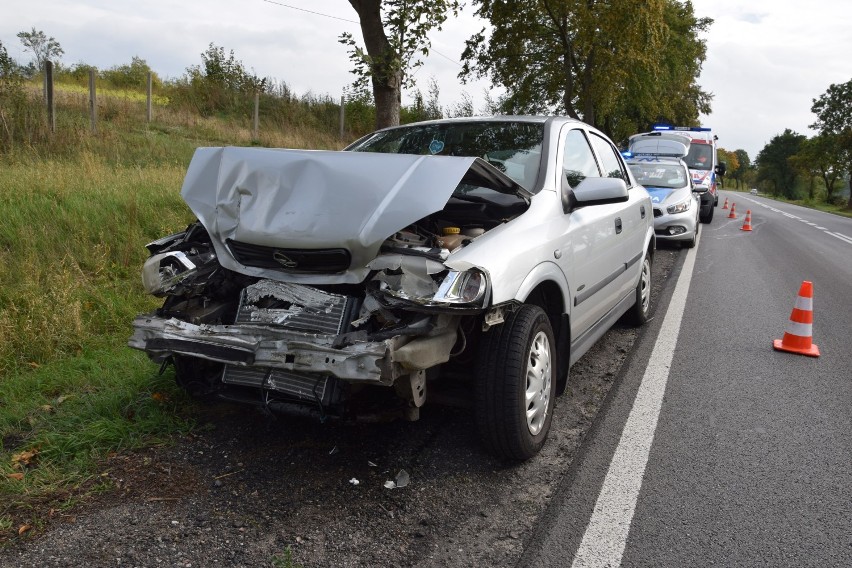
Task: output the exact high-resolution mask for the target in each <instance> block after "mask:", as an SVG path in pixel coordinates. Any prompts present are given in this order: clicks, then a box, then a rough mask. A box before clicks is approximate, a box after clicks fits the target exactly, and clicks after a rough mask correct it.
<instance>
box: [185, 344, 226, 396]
mask: <svg viewBox="0 0 852 568" xmlns="http://www.w3.org/2000/svg"><path fill="white" fill-rule="evenodd" d="M174 364H175V382H176V383H177V384H178V386H179V387H181V388H182V389H184V390H185V391H186V392H187V394H189V396H191V397H192V398H194V399H197V400H204V401H207V400H211V399H213V398H214V397H215V395H216V393H217V392H219V390H221V388H222V368H223V365H222V363H216V362H214V361H208V360H206V359H199V358H197V357H187V356H185V355H175V356H174Z"/></svg>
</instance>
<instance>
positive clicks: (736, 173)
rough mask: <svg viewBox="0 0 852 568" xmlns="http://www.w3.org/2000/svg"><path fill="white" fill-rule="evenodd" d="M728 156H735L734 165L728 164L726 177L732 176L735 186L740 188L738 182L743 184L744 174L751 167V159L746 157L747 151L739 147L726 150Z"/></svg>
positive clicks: (744, 180)
mask: <svg viewBox="0 0 852 568" xmlns="http://www.w3.org/2000/svg"><path fill="white" fill-rule="evenodd" d="M728 155H729V156H731V155H732V156H734V157H735V158H736V166H734V165H733V163H729V164H728V171H727V173H726V174H725V176H726V177H729V178H732V179H733V180H734V181H735V182H736V188H737V189H739V188H740V184H745V182H746V175H747V174H748V172H749V170H750V169H751V159H750V158H749V157H748V152H746V151H745V150H743V149H741V148H739V149H737V150H734V151H733V152H728Z"/></svg>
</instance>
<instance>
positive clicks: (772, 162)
mask: <svg viewBox="0 0 852 568" xmlns="http://www.w3.org/2000/svg"><path fill="white" fill-rule="evenodd" d="M806 138H807V137H806V136H804V135H802V134H797V133H795V132H793V131H792V130H790V129H789V128H786V129H784V133H783V134H779V135H777V136H773V137H772V139H771V140H770V141H769V143H768V144H767V145H766V146H764V147H763V150H761V151H760V152H758V154H757V157H756V158H755V159H754V161H755V163H756V164H757V181H768V182H769V183H770V184H771V185H772V193H773V194H774V195H779V194H780V195H783V196H784V197H787V198H788V199H795V198H796V186H795V184H796V177H797V173H798V172H797V170H796V168H795V167H793V165H792V164H791V163H790V157H791V156H795V155H796V154H798V153H799V150H800V148H801V145H802V143H803V142H804V141H805V139H806Z"/></svg>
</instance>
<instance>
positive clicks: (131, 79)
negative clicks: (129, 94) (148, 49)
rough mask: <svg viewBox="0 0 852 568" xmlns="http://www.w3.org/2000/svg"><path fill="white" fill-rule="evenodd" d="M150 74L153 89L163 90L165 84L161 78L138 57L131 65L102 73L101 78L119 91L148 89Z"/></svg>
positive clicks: (115, 67) (113, 68)
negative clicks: (149, 74)
mask: <svg viewBox="0 0 852 568" xmlns="http://www.w3.org/2000/svg"><path fill="white" fill-rule="evenodd" d="M148 73H151V84H152V87H153V88H154V89H159V88H161V87H162V86H163V82H162V80H160V77H159V76H158V75H157V74H156V73H154V71H153V69H151V66H150V65H148V63H147V62H146V61H145V60H144V59H142V58H141V57H138V56H136V55H134V56H133V57H132V58H131V60H130V63H125V64H124V65H116V66H114V67H110V68H109V69H107V70H105V71H102V72H101V73H100V76H101V78H103V79H104V80H105V81H106V82H108V83H109V84H110V85H112V86H113V87H117V88H119V89H146V88H147V87H148Z"/></svg>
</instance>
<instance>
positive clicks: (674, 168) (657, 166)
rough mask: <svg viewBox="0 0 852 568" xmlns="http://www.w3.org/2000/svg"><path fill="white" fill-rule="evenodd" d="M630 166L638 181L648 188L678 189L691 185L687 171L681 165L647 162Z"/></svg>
mask: <svg viewBox="0 0 852 568" xmlns="http://www.w3.org/2000/svg"><path fill="white" fill-rule="evenodd" d="M629 166H630V170H631V171H632V172H633V176H634V177H635V178H636V181H638V182H639V183H640V184H642V185H644V186H647V187H667V188H678V187H684V186H685V185H688V183H689V182H688V181H687V180H688V179H689V178H688V177H687V175H686V169H685V168H684V167H683V166H681V165H679V164H663V163H659V162H646V163H639V164H629Z"/></svg>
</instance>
